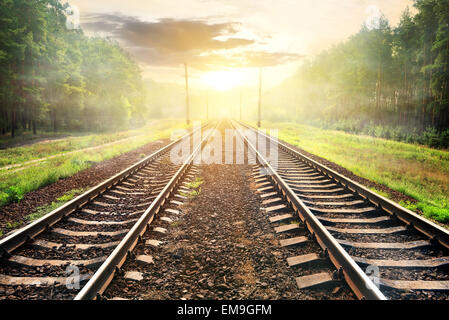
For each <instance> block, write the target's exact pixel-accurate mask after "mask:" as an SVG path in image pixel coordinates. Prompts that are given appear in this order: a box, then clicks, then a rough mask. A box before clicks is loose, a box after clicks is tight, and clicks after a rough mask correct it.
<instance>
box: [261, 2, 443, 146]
mask: <svg viewBox="0 0 449 320" xmlns="http://www.w3.org/2000/svg"><path fill="white" fill-rule="evenodd" d="M414 7H415V9H416V14H415V15H414V16H413V15H412V13H411V12H410V10H409V9H408V8H407V9H406V10H405V11H404V13H403V15H402V18H401V20H400V22H399V24H398V25H397V26H396V27H394V28H392V27H391V26H390V25H389V23H388V21H387V19H386V18H385V17H384V16H382V17H380V19H379V20H378V21H377V22H376V23H372V24H370V25H369V26H368V25H363V26H362V28H361V29H360V31H359V32H358V33H357V34H354V35H353V36H351V37H350V38H349V39H348V40H347V41H345V42H342V43H340V44H338V45H335V46H333V47H331V48H330V49H328V50H326V51H324V52H322V53H320V54H319V55H317V56H316V57H314V58H312V59H308V60H306V61H305V62H304V63H303V65H302V66H301V67H300V68H299V70H298V71H297V74H296V75H295V76H293V77H292V78H290V79H288V80H287V81H286V82H285V83H284V84H283V85H281V86H280V87H279V88H276V89H274V90H272V91H271V92H270V93H268V94H267V95H266V97H265V100H264V101H265V102H266V104H267V105H268V106H269V107H270V108H267V110H266V116H267V117H268V118H269V119H271V120H273V121H279V120H281V121H283V120H292V119H293V120H296V121H299V122H309V123H310V122H313V123H317V122H319V123H321V124H322V125H323V124H324V125H323V127H329V128H334V129H339V130H344V131H347V132H352V133H364V134H369V135H372V136H375V137H384V138H388V139H395V140H402V141H408V142H416V143H424V144H427V145H429V146H432V147H449V141H448V139H447V137H448V134H449V133H448V129H449V83H448V81H449V70H448V64H449V26H448V21H449V0H415V2H414ZM279 110H282V112H279ZM292 115H293V116H292Z"/></svg>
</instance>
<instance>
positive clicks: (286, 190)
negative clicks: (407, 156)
mask: <svg viewBox="0 0 449 320" xmlns="http://www.w3.org/2000/svg"><path fill="white" fill-rule="evenodd" d="M236 126H237V127H239V128H240V132H243V129H247V130H250V131H254V130H255V129H252V128H251V127H247V126H242V125H240V124H236ZM261 134H262V135H263V136H264V137H265V138H266V139H267V140H266V141H271V142H273V141H274V140H273V138H272V137H269V136H267V135H265V134H263V133H261ZM259 141H260V140H259ZM259 143H260V142H259ZM277 150H278V152H279V154H278V161H277V162H276V168H273V166H271V165H270V164H269V163H268V161H267V160H266V159H265V158H264V156H263V155H262V154H260V153H258V154H257V158H258V163H259V164H260V166H261V168H259V169H257V168H256V172H255V175H257V170H262V172H267V173H268V175H265V174H264V175H260V176H259V177H256V178H257V180H256V182H257V183H258V185H257V187H258V188H259V191H260V192H261V193H262V197H264V203H265V204H266V205H267V206H268V208H267V209H266V211H267V212H270V213H271V214H272V215H273V216H272V217H271V218H270V219H272V222H273V223H274V222H281V221H295V219H298V218H299V220H300V222H299V223H298V224H296V223H285V224H283V225H282V226H279V227H278V229H277V231H279V232H284V231H290V230H295V229H302V228H306V229H307V230H308V233H309V238H314V239H316V240H317V242H318V243H319V244H320V246H321V248H322V249H323V250H325V255H326V256H328V257H329V258H330V260H331V261H332V263H333V265H334V266H335V267H337V268H338V270H339V272H338V273H337V275H338V276H339V279H344V280H346V282H347V283H348V285H349V286H350V287H351V289H352V290H353V291H354V293H355V294H356V295H357V296H358V297H359V298H365V299H385V298H389V299H447V298H448V293H449V268H448V266H449V255H448V250H447V249H448V247H449V246H448V244H449V242H448V240H449V232H448V231H447V230H446V229H443V228H441V227H439V226H437V225H435V224H433V223H432V222H429V221H427V220H425V219H423V218H421V217H420V216H418V215H417V214H415V213H413V212H411V211H409V210H407V209H404V208H402V207H400V206H399V205H397V204H395V203H393V202H391V201H389V200H387V199H385V198H383V197H381V196H379V195H377V194H375V193H373V192H371V191H369V190H368V189H366V188H364V187H363V186H361V185H359V184H357V183H355V182H353V181H351V180H350V179H347V178H345V177H343V176H341V175H340V174H338V173H336V172H334V171H332V170H331V169H328V168H327V167H325V166H323V165H321V164H319V163H317V162H315V161H313V160H312V159H310V158H308V157H306V156H304V155H302V154H300V153H299V152H297V151H295V150H293V149H291V148H289V147H288V146H286V145H284V144H282V143H280V144H279V148H278V149H277ZM271 184H274V185H275V187H273V186H272V185H271ZM279 193H280V194H281V196H278V194H279ZM285 200H287V201H288V203H289V204H290V205H291V206H293V208H294V209H295V210H294V212H290V211H291V210H290V209H289V207H288V206H287V205H286V204H284V203H283V202H284V201H285ZM273 212H274V213H273ZM301 242H306V238H294V237H292V238H289V239H286V240H284V241H283V243H284V244H289V243H298V244H299V243H301ZM321 259H322V256H319V255H310V254H301V255H299V256H292V257H290V258H289V260H288V263H289V264H297V263H299V264H303V263H306V262H307V263H311V262H318V261H320V260H321ZM365 273H366V274H368V275H370V279H367V278H366V274H365ZM334 280H335V274H330V273H329V272H327V273H315V274H314V276H313V277H311V278H305V277H299V278H297V282H298V285H299V286H303V285H304V283H306V284H308V283H313V284H322V283H325V282H326V281H334ZM373 284H374V286H373ZM377 287H378V288H379V289H377Z"/></svg>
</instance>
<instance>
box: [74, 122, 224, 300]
mask: <svg viewBox="0 0 449 320" xmlns="http://www.w3.org/2000/svg"><path fill="white" fill-rule="evenodd" d="M217 126H218V124H217ZM211 133H212V131H210V132H209V133H208V135H207V136H206V137H205V138H204V139H203V140H202V141H201V142H200V144H199V145H198V146H197V147H196V148H195V146H194V150H193V152H192V153H191V155H190V156H189V157H188V158H187V159H186V160H185V161H184V163H183V165H182V166H181V168H179V170H178V171H177V172H176V174H175V175H174V176H173V178H172V179H171V180H170V181H169V182H168V183H167V185H166V186H165V188H164V189H163V190H162V191H161V192H160V193H159V195H158V196H157V198H156V199H155V200H154V201H153V202H152V203H151V205H150V207H148V209H147V210H146V211H145V213H144V214H143V215H142V216H141V217H140V219H139V220H138V221H137V222H136V223H135V224H134V226H133V227H132V228H131V230H130V231H129V232H128V233H127V235H126V236H125V237H124V238H123V240H122V241H121V242H120V243H119V244H118V246H117V247H116V248H115V249H114V251H113V252H112V253H111V255H110V256H109V257H108V259H107V260H106V261H105V262H104V263H103V264H102V265H101V267H100V268H99V269H98V270H97V271H96V272H95V274H94V275H93V277H92V278H91V279H90V280H89V282H88V283H87V284H86V285H85V286H84V287H83V289H82V290H81V291H80V292H79V293H78V295H77V296H76V297H75V300H92V299H98V298H101V294H102V293H103V292H104V291H105V290H106V288H107V286H108V285H109V283H110V282H111V281H112V279H113V278H114V275H115V273H116V272H117V271H119V270H120V267H121V266H122V265H123V263H125V261H126V259H127V257H128V256H129V255H130V254H131V252H132V250H133V249H134V247H135V246H136V245H137V242H138V241H139V240H140V239H141V237H142V235H143V234H144V233H145V232H146V230H147V227H148V226H149V225H150V224H151V222H152V221H153V219H154V217H155V215H156V214H157V213H158V212H159V210H160V209H161V207H162V206H163V205H164V204H165V202H166V201H167V200H168V199H169V197H170V196H171V195H172V193H173V191H174V190H175V189H176V187H177V185H178V184H179V182H180V181H182V179H183V177H184V174H185V173H186V172H187V170H188V169H189V168H190V166H191V165H192V163H193V160H194V159H195V157H196V156H197V155H198V153H199V152H201V150H202V147H203V145H204V144H205V143H206V142H207V140H208V139H209V137H210V136H211Z"/></svg>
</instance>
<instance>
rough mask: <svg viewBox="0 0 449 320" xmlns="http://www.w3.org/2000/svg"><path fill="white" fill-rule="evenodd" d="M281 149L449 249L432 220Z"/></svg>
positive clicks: (447, 237) (448, 239)
mask: <svg viewBox="0 0 449 320" xmlns="http://www.w3.org/2000/svg"><path fill="white" fill-rule="evenodd" d="M241 125H243V126H244V127H246V128H249V129H252V130H256V129H254V128H252V127H250V126H248V125H246V124H243V123H241ZM258 132H259V134H262V135H263V136H265V137H266V138H267V139H270V140H273V138H272V137H270V136H269V135H267V134H265V133H264V132H262V131H260V130H258ZM276 143H277V144H278V146H279V148H281V149H282V150H284V151H285V152H287V153H288V154H290V155H292V156H294V157H296V158H297V159H299V160H301V161H302V162H304V163H306V164H308V165H309V166H311V167H313V168H314V169H316V170H318V171H320V172H321V173H323V174H324V175H326V176H327V177H329V179H333V180H334V181H336V182H337V183H340V184H341V185H342V186H343V187H344V188H347V189H348V190H350V191H351V192H353V193H356V194H358V195H360V196H361V197H362V198H364V199H365V200H367V201H369V202H371V203H372V204H373V205H374V206H376V207H377V208H379V209H383V210H384V211H385V212H387V213H389V214H390V215H392V216H394V217H396V218H398V219H399V220H401V221H402V222H404V223H405V224H407V225H408V226H409V227H410V228H414V229H416V230H417V231H418V232H420V233H422V234H423V235H425V236H426V237H428V238H429V239H430V240H431V242H432V243H435V244H437V243H439V244H440V245H442V246H444V247H445V248H447V249H449V230H447V229H445V228H443V227H441V226H439V225H437V224H436V223H433V222H432V221H430V220H427V219H425V218H423V217H421V216H420V215H418V214H416V213H415V212H413V211H410V210H408V209H406V208H404V207H402V206H400V205H399V204H397V203H395V202H393V201H391V200H389V199H387V198H385V197H383V196H381V195H379V194H377V193H375V192H373V191H371V190H369V189H367V188H365V187H364V186H362V185H361V184H359V183H357V182H355V181H353V180H351V179H349V178H346V177H345V176H343V175H341V174H339V173H338V172H336V171H334V170H332V169H330V168H328V167H326V166H325V165H322V164H321V163H318V162H317V161H315V160H313V159H311V158H309V157H307V156H305V155H303V154H301V153H300V152H298V151H296V150H294V149H292V148H291V147H289V146H287V145H286V144H285V143H282V142H280V141H276Z"/></svg>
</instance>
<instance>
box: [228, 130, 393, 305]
mask: <svg viewBox="0 0 449 320" xmlns="http://www.w3.org/2000/svg"><path fill="white" fill-rule="evenodd" d="M234 127H235V128H236V126H235V125H234ZM245 127H247V128H249V129H252V128H250V127H248V126H245ZM252 130H254V129H252ZM237 132H238V133H239V135H240V136H241V138H242V139H243V140H244V141H246V143H247V144H248V147H249V148H250V149H251V150H252V151H253V152H254V154H255V155H256V159H257V161H258V162H259V163H260V164H261V165H262V166H263V167H264V169H265V170H266V172H267V173H268V175H269V176H270V177H271V179H272V181H273V182H274V184H275V185H276V186H277V188H278V189H279V190H280V192H281V193H282V194H283V196H284V197H285V198H286V200H287V201H288V203H289V204H290V205H291V206H292V208H293V209H294V211H295V212H296V213H298V215H299V217H300V219H301V220H302V221H303V222H304V224H305V226H306V227H307V229H308V230H309V232H310V233H311V235H312V237H313V238H314V239H315V240H316V241H317V242H318V244H319V245H320V247H321V248H322V249H323V250H324V251H325V252H326V253H327V255H328V256H329V259H330V260H331V262H332V264H333V265H334V266H335V267H336V269H337V270H338V274H339V275H340V276H341V277H343V278H344V279H345V281H346V282H347V283H348V285H349V287H350V288H351V289H352V291H353V292H354V294H355V295H356V296H357V297H358V298H359V299H366V300H387V299H386V297H385V296H384V295H383V294H382V292H381V291H380V290H379V288H378V287H377V286H376V285H375V284H374V283H373V282H372V281H371V279H370V278H369V277H368V276H367V275H366V274H365V273H364V272H363V270H362V269H361V268H360V267H359V266H358V265H357V263H356V262H355V261H354V260H353V259H352V258H351V257H350V256H349V254H348V253H347V252H346V251H345V250H344V249H343V247H342V246H341V245H340V244H339V243H338V242H337V240H336V239H335V238H334V237H333V236H332V235H331V234H330V233H329V231H327V229H326V228H325V227H324V225H323V224H322V223H321V222H320V221H319V220H318V219H317V218H316V217H315V215H314V214H313V213H312V212H311V211H310V210H309V208H307V206H306V205H305V204H304V202H302V201H301V200H300V199H299V198H298V196H297V195H296V194H295V192H294V191H293V190H292V189H291V188H290V187H289V186H288V185H287V183H286V182H285V181H284V179H282V178H281V177H280V176H279V174H278V173H277V172H276V170H275V169H274V168H273V167H272V166H271V165H270V164H269V163H268V162H267V161H266V160H265V158H264V157H263V156H262V155H261V154H260V153H259V151H258V150H257V149H256V147H255V146H254V145H253V144H252V143H251V142H250V141H249V139H248V138H247V137H245V135H244V134H242V132H241V131H240V130H239V129H237Z"/></svg>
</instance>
